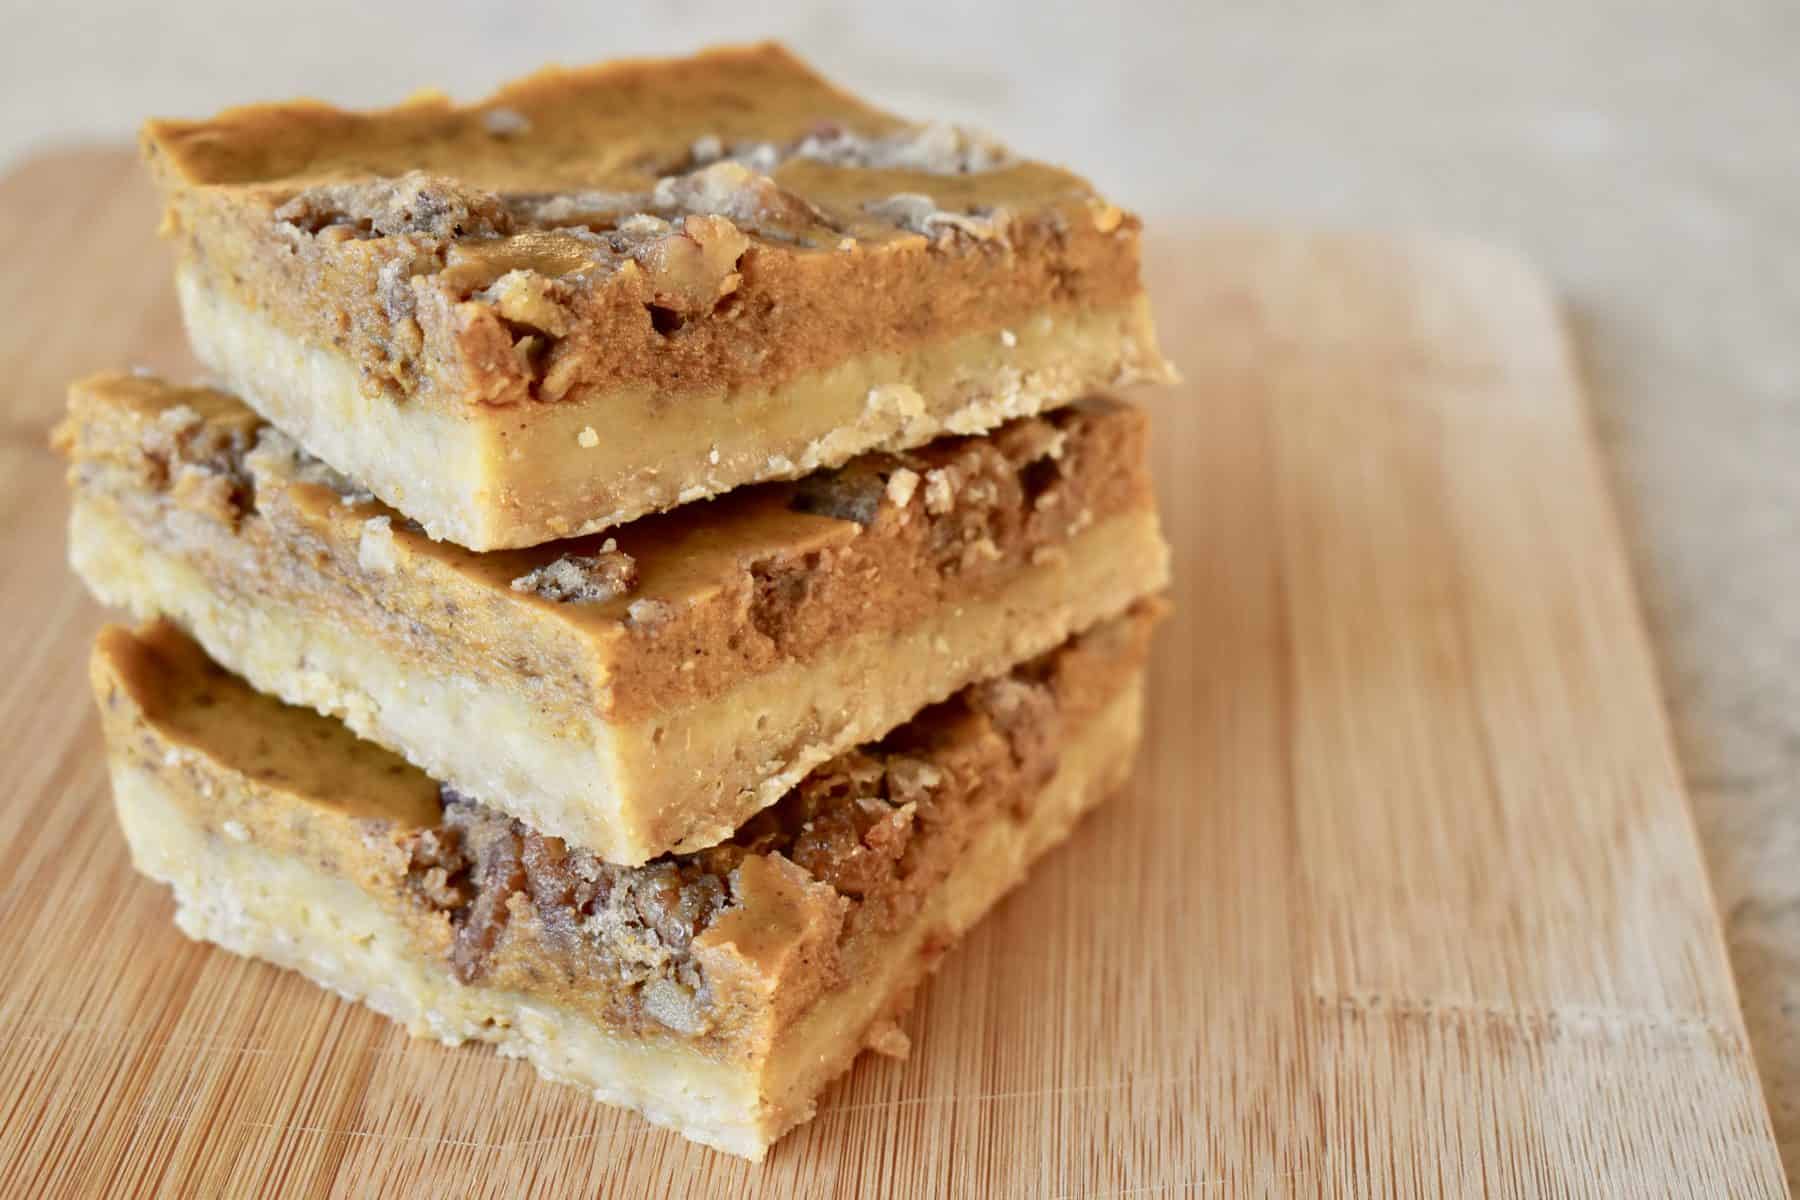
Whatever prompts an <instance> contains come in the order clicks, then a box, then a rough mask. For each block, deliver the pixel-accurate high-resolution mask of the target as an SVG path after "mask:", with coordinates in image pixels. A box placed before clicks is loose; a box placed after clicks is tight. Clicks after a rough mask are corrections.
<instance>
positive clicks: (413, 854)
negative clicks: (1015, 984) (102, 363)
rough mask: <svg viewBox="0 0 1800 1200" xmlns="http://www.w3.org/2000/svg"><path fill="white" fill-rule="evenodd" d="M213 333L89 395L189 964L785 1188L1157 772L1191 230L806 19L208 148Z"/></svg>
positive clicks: (187, 187)
mask: <svg viewBox="0 0 1800 1200" xmlns="http://www.w3.org/2000/svg"><path fill="white" fill-rule="evenodd" d="M144 150H145V155H146V157H147V159H148V162H149V166H150V169H151V171H152V172H153V174H154V176H155V178H156V181H157V182H158V184H159V185H160V187H161V189H162V191H163V194H164V197H165V200H166V204H167V215H166V218H165V222H164V232H165V234H166V235H167V236H168V237H169V238H170V239H172V240H173V242H174V244H175V246H176V247H177V249H178V253H177V258H178V269H177V276H176V282H177V287H178V291H179V294H180V300H181V306H182V311H183V314H184V317H185V321H186V327H187V332H188V335H189V337H190V339H191V342H192V345H193V349H194V351H195V352H196V353H197V355H198V356H199V358H200V359H201V360H202V361H203V362H204V363H205V365H206V367H207V368H208V369H209V370H210V371H211V372H212V374H213V376H214V377H215V378H216V379H217V380H218V381H220V384H221V386H222V387H224V388H228V389H229V391H226V390H215V389H213V388H211V387H184V386H177V385H174V384H171V383H167V382H163V381H161V380H158V379H156V378H153V377H149V376H146V375H143V374H132V373H118V374H109V375H102V376H99V377H96V378H91V379H88V380H85V381H83V382H80V383H77V384H76V385H75V386H74V387H73V388H72V390H71V395H70V401H69V413H68V417H67V419H66V421H65V422H64V423H63V425H62V426H61V428H60V429H59V431H58V433H57V436H56V441H57V444H58V447H59V448H60V449H61V451H62V452H63V453H64V454H65V455H66V456H67V457H68V459H69V461H70V464H71V470H70V480H71V484H72V487H73V489H74V508H73V517H72V523H71V528H70V551H71V557H72V560H73V563H74V566H75V569H76V571H78V572H79V573H80V575H81V577H82V579H83V580H85V581H86V583H87V585H88V586H89V587H90V588H91V589H92V591H93V592H94V593H95V595H96V596H98V597H99V598H100V599H101V600H103V601H104V602H106V603H108V604H111V605H114V606H117V607H119V608H121V609H124V610H127V611H128V612H130V613H131V614H133V616H134V618H136V619H138V620H140V621H142V622H143V623H142V624H141V625H140V626H139V627H138V628H136V629H135V630H129V629H125V628H119V627H113V628H108V629H105V630H104V631H103V632H102V633H101V634H100V635H99V639H98V642H97V645H96V647H95V650H94V656H93V680H94V687H95V691H96V693H97V696H98V699H99V704H100V709H101V715H102V719H103V723H104V727H105V732H106V740H107V745H108V751H109V755H110V760H111V769H112V778H113V788H114V795H115V799H116V803H117V808H118V814H119V820H120V822H121V824H122V825H123V827H124V831H125V835H126V837H127V838H128V839H129V841H130V844H131V851H132V856H133V860H134V862H135V863H136V865H137V867H138V868H139V869H140V870H141V871H143V872H144V873H145V874H147V875H149V876H151V877H153V878H155V879H158V880H161V881H163V882H165V883H167V884H169V885H170V886H171V887H172V888H173V890H174V893H175V899H176V905H177V913H176V921H177V922H178V924H179V925H180V926H181V928H182V929H183V930H185V931H186V932H187V933H188V934H189V935H191V936H193V937H196V938H204V939H207V940H209V941H213V942H216V943H218V944H219V945H221V946H225V947H227V948H229V949H232V950H235V951H237V952H239V953H242V954H247V955H253V956H255V957H257V958H261V959H266V960H268V961H269V962H273V963H277V964H280V965H282V966H285V967H290V968H293V969H294V970H297V971H300V972H302V973H304V974H305V975H307V976H309V977H310V978H312V979H314V980H316V981H318V982H319V983H321V984H324V985H325V986H327V987H330V988H332V989H334V990H336V991H338V992H341V993H343V994H344V995H347V996H351V997H355V998H357V999H360V1000H363V1001H364V1002H366V1003H367V1004H369V1005H370V1006H372V1007H373V1008H375V1009H377V1010H379V1011H380V1012H382V1013H385V1014H387V1015H388V1016H390V1017H392V1018H394V1019H395V1020H397V1021H400V1022H403V1023H404V1024H405V1025H406V1027H407V1028H408V1029H410V1030H411V1031H412V1032H414V1033H416V1034H421V1035H429V1036H431V1037H434V1038H439V1039H442V1040H444V1041H446V1042H451V1043H456V1042H461V1041H464V1040H468V1039H479V1040H482V1041H486V1042H491V1043H494V1044H495V1045H497V1046H498V1047H499V1049H500V1051H501V1052H502V1053H505V1054H511V1055H517V1056H520V1057H523V1058H526V1059H529V1060H530V1061H531V1062H532V1063H533V1064H534V1065H535V1066H536V1067H537V1069H538V1070H539V1071H540V1072H541V1073H542V1074H543V1075H545V1076H546V1077H548V1078H551V1079H555V1080H561V1081H564V1082H568V1083H572V1084H575V1085H577V1086H579V1087H581V1088H584V1089H586V1090H588V1091H589V1092H590V1093H592V1094H593V1095H595V1096H596V1097H598V1098H599V1099H601V1100H604V1101H607V1102H609V1103H613V1104H620V1105H624V1106H627V1107H629V1108H632V1109H635V1110H637V1111H638V1112H640V1113H642V1114H643V1115H644V1116H645V1117H647V1118H648V1119H650V1120H651V1121H654V1122H656V1123H657V1124H660V1125H665V1126H668V1127H669V1128H672V1129H675V1130H679V1131H680V1132H682V1133H684V1134H686V1135H687V1136H688V1137H691V1138H695V1139H698V1140H699V1141H702V1142H706V1143H708V1144H710V1145H713V1146H717V1147H720V1148H722V1149H725V1150H729V1151H732V1152H735V1153H737V1154H742V1155H748V1156H750V1157H753V1158H760V1157H761V1156H762V1154H763V1152H764V1151H765V1150H766V1149H767V1147H768V1146H769V1145H770V1143H771V1142H772V1141H774V1140H775V1139H776V1138H777V1137H779V1136H780V1135H781V1134H782V1133H783V1132H784V1131H785V1130H787V1129H789V1128H791V1127H793V1126H794V1125H796V1124H797V1123H799V1122H801V1121H804V1120H806V1119H807V1118H808V1117H809V1116H810V1115H811V1114H812V1113H813V1111H814V1108H815V1105H816V1101H817V1097H818V1095H819V1093H820V1091H821V1090H822V1089H823V1088H824V1087H825V1086H826V1085H827V1084H828V1083H829V1082H830V1081H831V1080H832V1079H833V1078H834V1077H835V1076H837V1075H839V1074H840V1073H842V1072H843V1071H844V1070H845V1069H846V1068H847V1067H848V1066H849V1064H850V1063H851V1061H852V1060H853V1059H854V1058H855V1057H856V1055H857V1054H858V1052H859V1051H861V1050H862V1049H864V1048H873V1049H875V1050H878V1051H881V1052H884V1053H895V1054H898V1053H904V1052H905V1050H906V1046H907V1038H906V1036H905V1035H904V1034H903V1033H902V1032H901V1031H900V1028H899V1026H898V1025H897V1024H896V1019H897V1018H898V1017H899V1016H901V1015H902V1014H903V1013H904V1011H905V1009H906V1006H907V1005H908V1003H909V1001H910V998H911V996H912V994H913V991H914V990H915V988H916V987H917V986H918V985H919V983H920V982H921V980H922V978H923V977H924V976H925V975H926V973H927V972H929V971H930V970H931V969H932V967H933V966H934V965H935V964H936V963H937V961H938V960H939V959H940V958H941V956H942V955H943V954H944V953H945V951H946V950H947V949H948V947H949V946H950V945H951V944H952V943H953V942H954V941H955V940H956V939H957V937H958V936H959V935H960V934H961V933H962V932H963V931H964V930H966V929H967V928H968V927H969V926H970V925H971V924H972V923H973V922H974V921H976V920H977V919H978V918H979V917H980V916H981V914H982V913H983V912H984V911H985V910H986V909H988V908H989V907H990V906H991V905H993V903H994V902H995V901H996V900H997V899H998V898H999V897H1000V896H1001V895H1002V894H1003V893H1004V892H1006V890H1007V889H1009V888H1010V887H1012V886H1013V885H1014V884H1016V883H1017V882H1018V881H1019V880H1020V879H1021V878H1022V876H1023V874H1024V872H1025V870H1026V869H1027V867H1028V866H1029V865H1030V863H1031V862H1032V861H1033V860H1034V859H1035V858H1036V857H1037V856H1038V855H1040V854H1041V853H1043V852H1044V851H1045V850H1046V849H1047V848H1049V847H1050V846H1052V845H1053V844H1055V843H1056V842H1058V841H1059V840H1061V839H1062V838H1063V837H1064V836H1065V835H1066V834H1067V833H1068V832H1069V830H1070V828H1071V826H1072V825H1073V824H1074V822H1075V821H1076V819H1077V818H1078V817H1079V816H1080V815H1081V814H1082V813H1083V812H1085V811H1086V810H1087V809H1089V808H1090V807H1091V806H1093V805H1095V804H1096V803H1098V802H1099V801H1101V800H1102V799H1103V798H1105V797H1106V796H1107V795H1108V794H1109V793H1110V792H1113V791H1114V790H1115V789H1117V788H1118V787H1119V786H1120V785H1121V784H1122V783H1123V781H1124V780H1125V778H1126V775H1127V772H1128V770H1129V766H1130V763H1131V759H1132V756H1133V753H1134V750H1135V747H1136V743H1137V740H1138V735H1139V729H1140V724H1141V699H1142V678H1143V671H1144V664H1145V661H1146V657H1147V653H1148V643H1149V638H1150V633H1151V628H1152V626H1153V625H1154V623H1155V621H1156V619H1157V617H1158V615H1159V612H1160V608H1161V606H1162V604H1163V600H1162V593H1163V591H1164V588H1165V586H1166V581H1167V572H1168V555H1167V550H1166V547H1165V545H1164V543H1163V540H1162V537H1161V534H1160V532H1159V529H1158V525H1157V517H1156V512H1155V506H1154V502H1153V499H1152V494H1151V487H1150V480H1149V477H1148V474H1147V467H1146V443H1147V438H1148V432H1147V428H1146V422H1145V417H1144V414H1143V412H1142V411H1140V410H1139V409H1137V408H1135V407H1133V406H1131V405H1130V404H1128V403H1125V402H1123V401H1120V400H1118V399H1114V398H1108V397H1106V396H1104V395H1102V394H1100V389H1104V388H1108V387H1111V386H1112V385H1116V384H1122V383H1129V382H1133V381H1139V380H1155V379H1160V378H1163V377H1165V376H1166V375H1167V373H1168V368H1167V367H1166V366H1165V364H1164V362H1163V360H1162V359H1161V357H1160V355H1159V354H1158V351H1157V348H1156V344H1155V337H1154V333H1153V330H1152V326H1151V321H1150V316H1149V311H1148V308H1147V306H1146V302H1145V298H1144V296H1143V293H1142V289H1141V285H1140V282H1139V273H1138V224H1137V222H1136V220H1135V219H1133V218H1132V217H1130V216H1128V215H1126V214H1124V213H1122V212H1120V210H1119V209H1118V208H1116V207H1114V206H1113V205H1111V204H1108V203H1107V202H1106V201H1104V200H1103V199H1101V198H1099V197H1098V196H1096V195H1095V194H1094V192H1093V191H1092V190H1091V189H1090V188H1089V186H1088V185H1087V184H1086V183H1084V182H1083V181H1082V180H1080V179H1079V178H1077V177H1075V176H1073V175H1071V174H1068V173H1067V172H1064V171H1062V170H1058V169H1056V168H1053V167H1049V166H1045V165H1043V164H1040V163H1036V162H1029V161H1023V160H1021V159H1018V158H1015V157H1013V156H1011V155H1010V154H1009V153H1008V152H1007V151H1006V150H1005V149H1004V148H1002V147H1000V146H998V145H995V144H994V143H993V142H991V141H988V140H985V139H982V138H979V137H976V136H972V135H970V134H968V133H965V132H962V131H960V130H957V129H954V128H951V127H947V126H943V125H917V124H909V123H906V122H903V121H901V120H899V119H897V118H895V117H892V116H889V115H887V114H885V113H883V112H880V111H878V110H875V109H873V108H870V107H868V106H866V105H864V104H862V103H860V102H858V101H857V100H855V99H853V98H852V97H850V96H848V95H846V94H844V93H843V92H841V91H838V90H837V89H835V88H833V87H832V86H830V85H829V84H827V83H826V82H824V81H823V80H821V79H820V78H819V77H818V76H816V75H815V74H813V73H812V72H811V71H810V70H808V69H807V68H806V67H805V66H803V65H802V64H800V63H799V62H797V61H796V60H795V59H794V58H792V57H791V56H789V55H788V54H787V53H785V52H784V51H782V50H780V49H779V48H777V47H773V46H757V47H750V48H733V49H726V50H718V51H713V52H709V53H705V54H702V55H699V56H697V57H694V58H689V59H682V60H675V61H655V62H649V61H634V62H622V63H614V64H609V65H605V66H600V67H593V68H586V69H580V70H562V69H553V70H548V71H545V72H542V73H539V74H537V75H534V76H532V77H530V78H528V79H525V80H523V81H521V82H519V83H516V84H514V85H511V86H509V87H507V88H506V89H504V90H503V91H501V92H500V93H498V94H497V95H495V96H494V97H492V98H491V99H489V100H488V101H485V102H483V103H480V104H477V105H474V106H468V107H459V106H455V105H452V104H451V103H449V102H448V101H446V100H445V99H443V98H442V97H440V96H437V95H435V94H427V95H422V96H419V97H415V98H414V99H412V100H409V101H408V102H406V103H405V104H403V105H402V106H400V107H398V108H394V109H389V110H386V111H381V112H373V113H352V112H344V111H339V110H337V109H334V108H331V107H328V106H325V105H322V104H318V103H313V102H303V103H293V104H280V105H264V106H255V107H247V108H239V109H233V110H231V111H228V112H225V113H223V114H221V115H220V116H218V117H217V118H215V119H213V120H208V121H198V122H185V121H155V122H152V123H150V124H149V125H148V126H147V128H146V131H145V136H144Z"/></svg>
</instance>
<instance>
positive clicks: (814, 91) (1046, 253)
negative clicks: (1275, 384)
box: [144, 46, 1154, 432]
mask: <svg viewBox="0 0 1800 1200" xmlns="http://www.w3.org/2000/svg"><path fill="white" fill-rule="evenodd" d="M144 147H145V153H146V156H147V158H148V159H149V161H150V164H151V166H152V169H153V171H154V172H155V173H156V175H157V176H158V178H159V180H160V182H161V183H162V185H163V188H164V190H165V192H166V194H167V196H168V199H169V209H168V220H167V223H166V229H167V231H168V232H169V233H170V234H172V235H173V236H175V237H176V238H178V239H179V240H180V241H181V243H182V244H183V247H184V254H185V256H186V257H187V259H188V261H189V264H190V266H191V267H193V268H194V269H195V270H197V271H198V272H199V273H200V275H201V277H202V279H203V281H204V283H205V285H206V286H208V287H211V288H215V289H219V290H221V291H223V292H226V293H229V294H230V295H232V296H234V297H235V298H237V299H238V300H239V301H241V302H242V303H244V304H245V305H247V306H249V307H253V308H256V309H258V310H260V311H261V312H263V313H264V314H265V315H267V316H268V317H269V318H270V319H271V320H272V321H274V322H275V323H276V324H277V325H278V326H280V327H282V328H283V329H285V330H287V331H288V332H290V333H293V334H295V335H296V336H299V337H301V338H303V339H305V340H307V341H309V342H311V343H312V344H313V345H315V346H318V347H322V348H327V349H331V350H333V351H335V352H338V353H345V354H347V355H349V357H350V358H351V359H352V360H353V361H354V362H355V363H356V364H357V365H358V366H359V368H360V369H361V370H362V372H363V376H364V379H365V381H366V384H367V386H368V387H369V388H370V389H372V390H378V391H385V392H388V393H390V394H392V395H394V396H396V397H398V396H407V395H414V394H417V395H422V396H428V397H437V398H439V399H440V400H442V401H443V402H446V403H462V402H467V401H477V402H481V403H485V404H491V405H512V404H518V403H522V402H526V401H534V400H541V401H562V400H566V399H577V400H579V399H584V398H592V397H596V396H603V395H605V394H606V393H607V392H609V391H610V390H612V389H617V388H621V387H649V388H654V389H656V390H657V391H658V392H660V393H665V394H667V395H669V396H671V397H677V396H680V395H682V394H684V393H689V392H694V391H705V390H707V389H714V388H721V387H723V388H739V387H743V386H746V385H750V384H756V385H760V386H768V385H770V384H772V383H779V382H781V381H784V380H786V379H789V378H792V377H793V376H795V375H798V374H802V373H805V372H809V371H818V370H821V369H824V368H827V367H829V366H831V365H833V364H836V363H839V362H842V361H844V360H845V359H847V358H850V357H854V356H855V355H857V354H861V353H868V352H899V351H905V350H908V349H911V348H914V347H917V346H921V345H926V344H929V343H932V342H935V341H939V340H942V339H946V338H949V337H952V336H957V335H962V334H967V333H971V332H976V331H982V330H993V331H995V332H996V333H997V332H998V331H1000V330H1002V329H1004V328H1005V327H1006V326H1008V325H1009V324H1016V323H1018V322H1019V321H1021V320H1023V319H1024V318H1025V317H1026V316H1028V315H1030V314H1033V313H1038V312H1042V311H1045V310H1047V309H1064V310H1068V309H1074V308H1082V307H1093V306H1117V305H1121V304H1124V303H1125V302H1127V301H1129V300H1131V299H1132V298H1133V297H1135V296H1137V295H1138V294H1139V292H1140V286H1139V282H1138V246H1137V234H1138V226H1137V222H1136V221H1135V219H1134V218H1131V217H1129V216H1127V215H1125V214H1122V213H1121V212H1120V211H1119V210H1118V209H1117V208H1115V207H1113V206H1111V205H1109V204H1107V203H1106V202H1105V201H1103V200H1101V199H1100V198H1098V197H1097V196H1096V195H1095V194H1094V193H1093V191H1092V190H1091V189H1090V188H1089V186H1088V185H1087V184H1086V183H1085V182H1084V181H1082V180H1081V179H1079V178H1077V177H1075V176H1073V175H1070V174H1068V173H1067V172H1064V171H1061V170H1058V169H1056V168H1053V167H1048V166H1044V165H1042V164H1038V163H1031V162H1024V161H1020V160H1017V159H1014V158H1013V157H1012V156H1011V155H1009V154H1008V153H1007V152H1006V151H1005V150H1004V148H1002V147H999V146H997V145H995V144H994V143H992V142H989V141H987V140H985V139H981V138H978V137H974V136H972V135H969V134H966V133H963V132H961V131H957V130H954V129H950V128H948V127H945V126H919V125H910V124H906V123H903V122H900V121H898V120H897V119H895V118H893V117H891V116H888V115H886V114H884V113H880V112H878V111H876V110H874V109H872V108H869V107H868V106H866V105H864V104H862V103H861V102H859V101H857V100H855V99H854V98H852V97H850V96H847V95H845V94H844V93H842V92H840V91H838V90H837V89H835V88H833V87H831V86H830V85H829V84H827V83H825V82H824V81H823V80H821V79H820V78H819V77H818V76H817V75H815V74H813V73H812V72H811V71H810V70H808V69H807V68H806V67H805V66H804V65H802V64H800V63H799V62H798V61H797V60H795V59H793V58H792V57H791V56H789V55H787V54H786V53H785V52H784V51H782V50H780V49H779V48H776V47H773V46H762V47H753V48H747V49H740V50H727V51H718V52H713V53H710V54H706V55H701V56H699V57H697V58H694V59H689V60H675V61H670V62H661V63H623V64H610V65H604V66H600V67H594V68H587V69H582V70H576V71H564V72H546V73H544V74H541V75H538V76H534V77H533V78H531V79H528V80H524V81H521V82H520V83H518V84H515V85H513V86H511V87H509V88H507V89H505V90H503V91H502V92H500V93H498V94H497V95H495V96H494V97H492V98H490V99H489V100H488V101H485V102H483V103H481V104H478V105H474V106H471V107H467V108H455V107H451V106H449V105H447V104H446V103H444V102H443V101H441V100H432V99H427V100H419V101H413V102H409V103H408V104H406V105H403V106H401V107H399V108H396V109H390V110H387V111H385V112H376V113H367V114H358V113H346V112H341V111H338V110H334V109H329V108H325V107H323V106H319V105H316V104H293V105H267V106H258V107H252V108H244V109H237V110H232V111H230V112H227V113H224V114H222V115H220V116H219V117H217V118H215V119H214V120H211V121H202V122H176V121H158V122H151V123H150V124H149V125H148V126H147V127H146V129H145V135H144ZM1141 349H1142V351H1143V354H1142V355H1133V356H1132V357H1146V358H1147V359H1149V360H1154V351H1153V350H1152V349H1150V348H1149V347H1143V348H1141ZM603 432H604V431H603Z"/></svg>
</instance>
